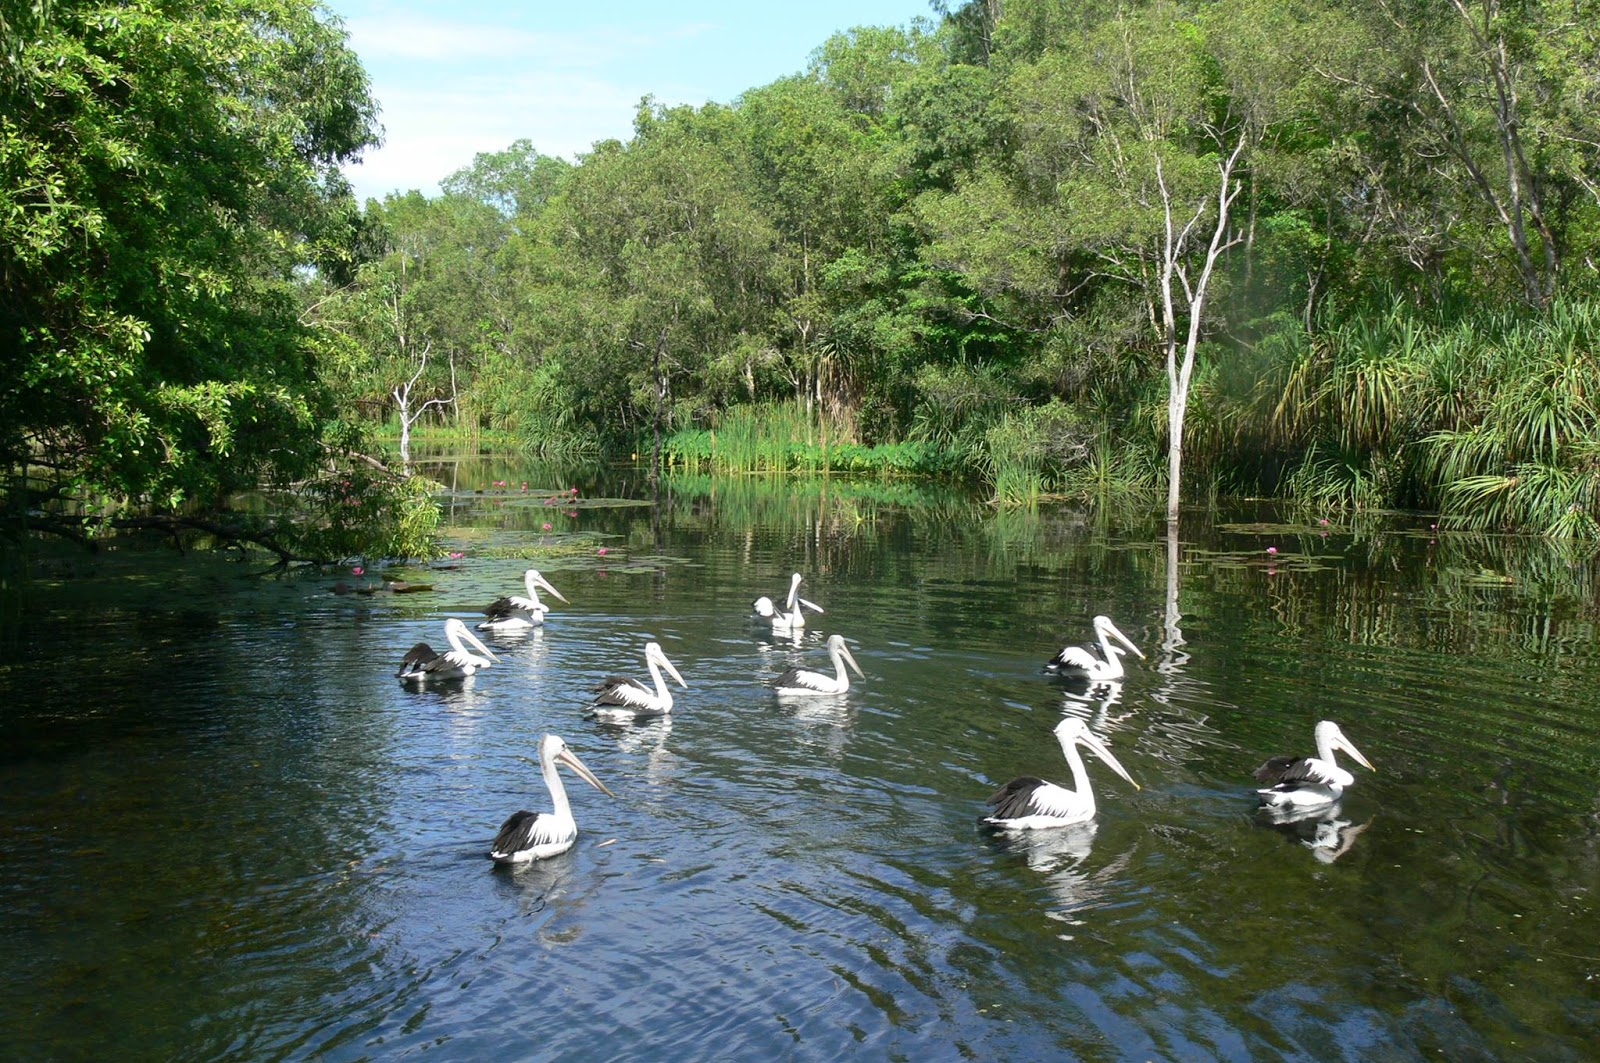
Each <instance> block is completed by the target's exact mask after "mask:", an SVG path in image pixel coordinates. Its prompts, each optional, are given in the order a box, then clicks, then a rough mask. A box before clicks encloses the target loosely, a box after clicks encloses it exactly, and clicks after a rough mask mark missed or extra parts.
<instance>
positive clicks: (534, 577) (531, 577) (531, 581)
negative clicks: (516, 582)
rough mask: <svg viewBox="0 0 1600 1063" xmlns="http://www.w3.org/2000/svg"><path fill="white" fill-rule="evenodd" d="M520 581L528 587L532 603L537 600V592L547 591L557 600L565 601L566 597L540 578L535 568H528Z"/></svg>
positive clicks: (547, 581)
mask: <svg viewBox="0 0 1600 1063" xmlns="http://www.w3.org/2000/svg"><path fill="white" fill-rule="evenodd" d="M522 581H523V582H524V583H526V584H527V585H528V597H529V598H532V599H533V600H534V601H538V600H539V595H538V593H537V592H538V591H541V590H545V591H549V592H550V593H551V594H553V595H555V596H556V597H557V598H560V599H561V600H562V601H564V602H565V601H566V600H567V596H566V595H564V594H562V593H561V592H560V591H558V590H556V589H555V588H554V587H552V586H550V581H549V580H547V579H545V578H544V577H543V576H541V575H540V574H539V570H538V569H536V568H530V569H528V571H526V572H524V573H523V574H522ZM568 604H571V603H568Z"/></svg>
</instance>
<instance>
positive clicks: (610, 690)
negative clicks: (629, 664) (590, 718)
mask: <svg viewBox="0 0 1600 1063" xmlns="http://www.w3.org/2000/svg"><path fill="white" fill-rule="evenodd" d="M623 691H637V692H638V693H640V694H646V695H648V694H650V693H651V690H650V688H649V687H647V686H645V685H644V684H643V683H641V682H639V681H638V680H637V679H629V678H628V677H627V676H621V675H608V676H606V677H605V678H604V679H602V680H600V682H598V683H596V684H595V687H594V693H595V699H594V703H595V704H596V705H622V706H625V707H627V708H636V707H637V706H638V705H639V702H638V701H637V700H630V699H629V698H628V696H627V694H625V693H623Z"/></svg>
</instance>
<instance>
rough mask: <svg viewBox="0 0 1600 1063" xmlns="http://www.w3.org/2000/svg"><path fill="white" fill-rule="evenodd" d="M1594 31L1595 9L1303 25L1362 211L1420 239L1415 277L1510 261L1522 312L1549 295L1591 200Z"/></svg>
mask: <svg viewBox="0 0 1600 1063" xmlns="http://www.w3.org/2000/svg"><path fill="white" fill-rule="evenodd" d="M1597 24H1600V4H1596V3H1595V2H1594V0H1575V2H1570V3H1560V4H1557V3H1551V2H1548V0H1532V2H1529V3H1516V4H1510V3H1503V2H1502V0H1449V3H1446V4H1438V3H1432V2H1428V0H1408V2H1400V3H1396V4H1381V5H1376V6H1372V7H1366V8H1362V7H1359V6H1358V7H1356V8H1349V7H1347V6H1345V5H1337V6H1332V7H1329V8H1327V9H1325V10H1322V11H1320V13H1319V17H1318V18H1317V19H1314V20H1312V21H1310V23H1309V25H1308V29H1309V30H1311V32H1313V33H1314V34H1316V36H1317V37H1318V38H1319V39H1321V40H1323V41H1325V42H1327V44H1328V47H1327V49H1326V50H1325V51H1324V52H1323V53H1322V54H1321V55H1319V56H1317V57H1316V60H1315V69H1316V70H1317V71H1318V73H1319V74H1321V75H1322V76H1323V77H1325V78H1327V79H1328V80H1329V81H1330V82H1331V83H1333V84H1335V85H1337V86H1339V88H1340V90H1341V91H1340V93H1339V94H1338V95H1337V96H1336V97H1334V99H1333V103H1334V105H1335V107H1336V108H1338V110H1337V111H1336V112H1335V113H1336V114H1337V116H1338V120H1339V121H1340V123H1341V124H1343V125H1344V126H1345V127H1346V128H1347V129H1349V130H1350V131H1351V132H1352V133H1353V134H1355V136H1352V143H1353V144H1357V145H1359V146H1360V148H1361V149H1362V153H1363V155H1364V158H1365V160H1366V168H1367V174H1368V177H1369V184H1370V193H1369V195H1368V199H1369V200H1370V203H1371V206H1372V208H1373V209H1374V210H1376V211H1381V212H1383V213H1384V214H1385V215H1386V220H1387V218H1393V219H1396V220H1400V221H1401V222H1402V225H1403V228H1404V229H1406V230H1410V231H1412V232H1414V233H1416V235H1415V236H1414V237H1413V239H1414V240H1415V241H1417V242H1418V243H1420V244H1421V246H1423V247H1424V248H1426V251H1425V252H1424V253H1423V254H1416V253H1413V254H1412V255H1411V256H1410V258H1411V261H1412V263H1413V264H1414V265H1415V266H1416V267H1418V268H1420V269H1423V270H1426V271H1430V272H1433V273H1435V274H1437V273H1440V272H1442V271H1443V270H1444V269H1445V268H1447V256H1448V255H1449V254H1450V253H1451V252H1452V251H1455V250H1456V249H1458V248H1460V249H1465V250H1468V251H1469V252H1470V253H1471V254H1473V255H1474V256H1476V257H1477V258H1478V259H1479V260H1480V261H1485V262H1489V263H1496V264H1499V263H1504V264H1506V265H1508V266H1509V267H1510V269H1511V272H1512V276H1514V277H1515V278H1516V280H1515V284H1516V286H1517V288H1518V289H1520V291H1519V292H1518V294H1519V295H1520V297H1521V298H1522V299H1523V300H1525V301H1526V302H1527V303H1528V304H1529V305H1530V306H1536V307H1540V306H1544V305H1546V304H1547V303H1548V302H1549V301H1550V299H1551V298H1552V297H1553V296H1554V294H1555V293H1556V291H1557V288H1558V284H1559V280H1560V277H1561V273H1562V269H1563V261H1564V258H1565V256H1566V254H1567V251H1568V245H1569V244H1570V242H1571V236H1572V234H1571V231H1570V230H1571V227H1572V226H1573V224H1574V223H1575V222H1576V221H1577V220H1578V219H1579V217H1580V215H1579V214H1578V213H1577V208H1578V207H1580V206H1582V205H1583V201H1585V200H1586V201H1588V205H1589V206H1590V208H1591V209H1592V207H1593V206H1594V205H1596V204H1600V179H1597V177H1596V173H1597V168H1600V117H1597V115H1596V111H1595V107H1594V97H1595V88H1594V86H1595V85H1596V83H1597V81H1600V48H1597V47H1596V41H1595V38H1594V26H1595V25H1597ZM1408 173H1415V174H1417V175H1418V176H1417V179H1415V180H1412V181H1409V182H1405V183H1401V182H1399V181H1397V180H1396V178H1397V177H1400V176H1404V175H1406V174H1408Z"/></svg>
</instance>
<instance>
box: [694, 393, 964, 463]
mask: <svg viewBox="0 0 1600 1063" xmlns="http://www.w3.org/2000/svg"><path fill="white" fill-rule="evenodd" d="M662 452H663V454H664V456H665V459H666V462H667V465H668V467H669V468H674V469H682V470H686V471H705V472H716V473H806V474H815V473H828V472H871V473H880V474H923V475H929V474H941V473H952V472H957V471H959V469H960V463H959V461H958V460H957V459H956V456H955V455H954V454H953V453H952V452H950V451H949V450H948V449H947V448H944V447H941V446H939V445H936V444H934V443H930V442H922V441H917V440H910V441H907V442H903V443H884V444H876V445H873V446H866V445H863V444H861V443H857V442H855V441H854V440H852V439H849V438H847V437H846V436H844V435H843V434H842V433H841V432H840V431H839V430H838V427H837V426H833V425H829V424H827V423H826V422H825V421H824V422H820V423H819V422H817V421H814V420H813V419H812V418H811V417H810V416H808V415H807V413H806V411H805V408H804V407H803V406H802V405H801V404H800V403H798V402H794V401H789V402H779V403H765V404H761V405H757V406H741V407H736V408H734V409H732V410H729V411H727V412H726V413H724V414H723V415H722V417H721V420H720V422H719V423H718V425H717V427H715V428H711V429H694V430H691V431H683V432H675V433H673V434H672V435H671V436H669V437H668V438H667V439H665V440H663V442H662Z"/></svg>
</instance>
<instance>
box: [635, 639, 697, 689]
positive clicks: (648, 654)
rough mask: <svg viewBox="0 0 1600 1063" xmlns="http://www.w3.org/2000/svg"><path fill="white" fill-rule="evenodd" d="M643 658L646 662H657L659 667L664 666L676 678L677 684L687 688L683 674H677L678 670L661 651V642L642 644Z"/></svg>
mask: <svg viewBox="0 0 1600 1063" xmlns="http://www.w3.org/2000/svg"><path fill="white" fill-rule="evenodd" d="M644 659H645V660H646V661H648V662H651V663H654V664H659V665H660V666H661V667H663V668H665V669H666V670H667V671H668V672H669V673H670V674H671V675H672V678H674V679H676V680H677V681H678V685H679V686H681V687H682V688H683V689H685V690H688V689H689V684H688V683H685V682H684V681H683V676H681V675H679V674H678V670H677V669H676V668H674V667H673V666H672V662H671V661H669V660H667V655H666V653H665V651H663V650H662V649H661V643H659V642H647V643H645V646H644Z"/></svg>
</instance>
